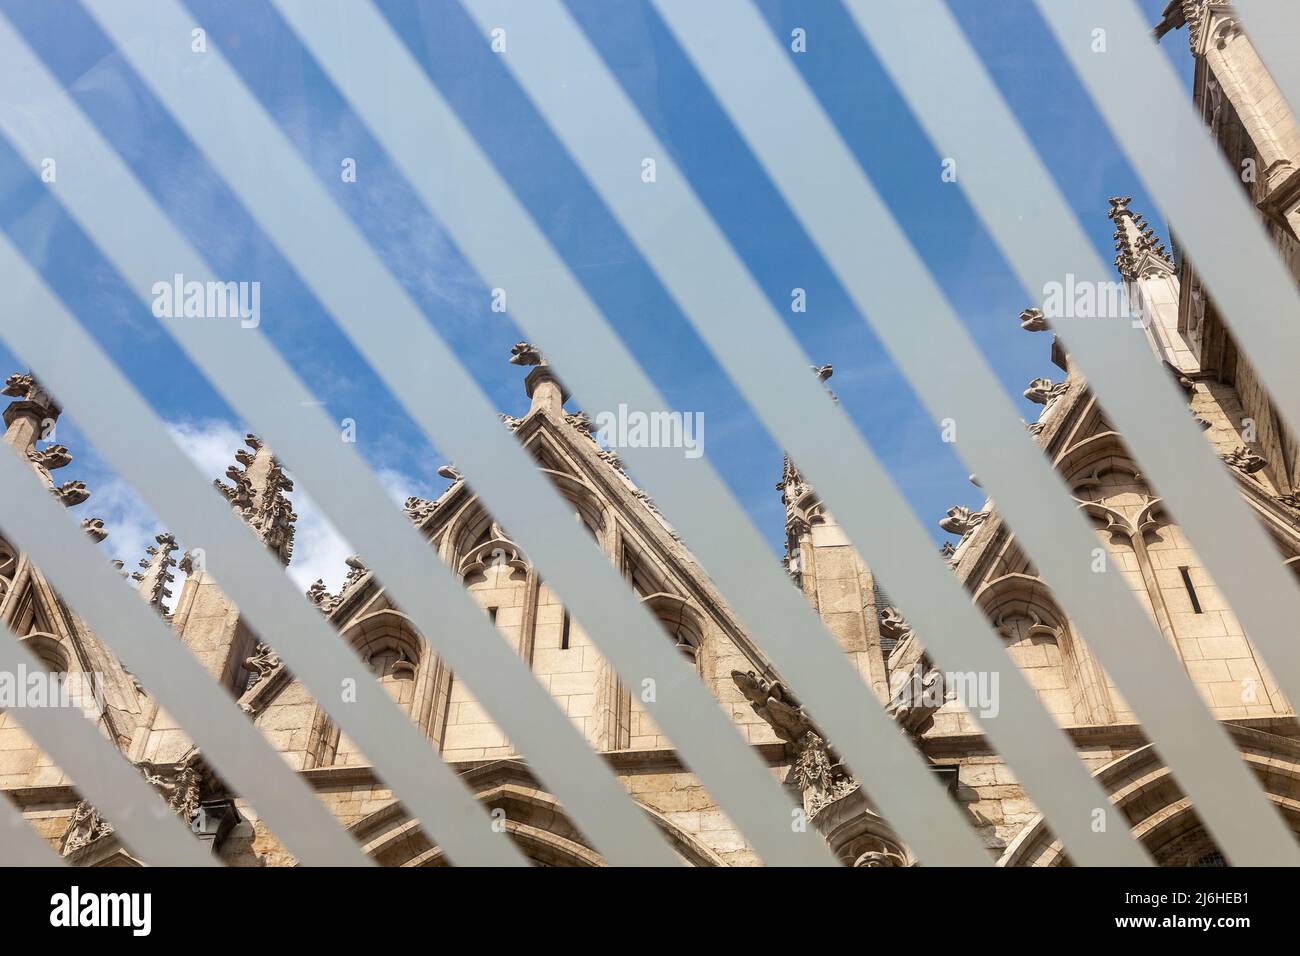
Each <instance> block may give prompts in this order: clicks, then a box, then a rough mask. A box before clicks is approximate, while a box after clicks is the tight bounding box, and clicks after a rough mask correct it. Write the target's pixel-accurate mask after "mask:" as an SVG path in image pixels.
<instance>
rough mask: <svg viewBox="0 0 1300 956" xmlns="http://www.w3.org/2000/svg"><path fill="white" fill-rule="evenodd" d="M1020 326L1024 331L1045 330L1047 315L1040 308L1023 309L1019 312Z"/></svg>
mask: <svg viewBox="0 0 1300 956" xmlns="http://www.w3.org/2000/svg"><path fill="white" fill-rule="evenodd" d="M1020 327H1021V328H1022V329H1024V330H1025V331H1026V332H1046V331H1047V317H1046V316H1044V315H1043V310H1042V309H1025V311H1023V312H1021V313H1020Z"/></svg>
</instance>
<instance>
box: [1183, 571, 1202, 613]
mask: <svg viewBox="0 0 1300 956" xmlns="http://www.w3.org/2000/svg"><path fill="white" fill-rule="evenodd" d="M1178 571H1179V573H1180V574H1182V576H1183V587H1185V588H1187V596H1188V597H1189V598H1191V599H1192V612H1193V613H1195V614H1201V613H1203V612H1202V611H1201V601H1200V599H1199V598H1198V597H1197V596H1196V588H1195V587H1194V586H1193V585H1192V575H1191V574H1190V572H1188V570H1187V568H1179V569H1178Z"/></svg>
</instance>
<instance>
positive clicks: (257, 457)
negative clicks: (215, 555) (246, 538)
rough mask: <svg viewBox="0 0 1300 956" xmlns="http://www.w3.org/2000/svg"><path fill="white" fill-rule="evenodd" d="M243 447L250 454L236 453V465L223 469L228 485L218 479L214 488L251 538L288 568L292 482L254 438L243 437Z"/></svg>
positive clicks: (296, 516) (294, 518) (290, 540)
mask: <svg viewBox="0 0 1300 956" xmlns="http://www.w3.org/2000/svg"><path fill="white" fill-rule="evenodd" d="M244 444H245V445H247V446H248V448H249V449H251V450H250V451H245V450H243V449H240V450H239V451H237V452H236V453H235V459H236V461H237V462H238V463H239V464H237V465H231V466H230V467H229V468H227V469H226V477H227V478H228V479H230V484H226V483H225V482H222V481H221V480H220V479H218V480H217V481H214V482H213V485H214V487H216V489H217V490H218V491H220V492H221V494H222V495H223V496H225V498H226V500H227V501H229V502H230V505H231V507H232V508H234V509H235V511H236V512H238V513H239V515H240V517H241V518H242V519H243V520H244V522H245V523H246V524H247V525H248V526H249V527H250V528H252V529H253V532H254V534H256V535H257V537H258V538H259V539H260V540H261V541H262V542H263V543H264V544H265V545H266V546H267V547H268V548H270V549H271V551H272V552H274V553H275V554H276V556H277V557H279V559H280V560H281V561H282V562H283V563H284V564H288V563H289V561H290V559H291V558H292V557H293V539H294V522H296V521H297V520H298V515H297V514H296V513H294V510H293V506H292V505H291V504H290V502H289V499H288V497H287V495H288V493H289V492H291V491H293V481H292V480H290V478H289V476H288V475H287V474H285V472H284V468H283V467H282V466H281V465H280V462H279V460H278V459H276V458H275V457H274V456H273V455H272V454H271V452H270V450H269V449H267V448H266V447H265V446H264V445H263V443H262V441H261V439H259V438H258V437H257V436H256V435H246V436H245V437H244ZM241 466H242V467H241Z"/></svg>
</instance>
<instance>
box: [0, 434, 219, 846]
mask: <svg viewBox="0 0 1300 956" xmlns="http://www.w3.org/2000/svg"><path fill="white" fill-rule="evenodd" d="M3 452H4V450H3V449H0V454H3ZM3 457H4V458H5V459H7V458H8V457H9V456H8V455H4V456H3ZM14 460H15V462H16V463H17V465H18V467H17V468H14V469H11V470H12V471H14V472H16V473H21V472H22V471H23V470H27V471H28V472H30V469H29V468H27V466H26V465H25V464H23V463H22V462H21V460H20V459H17V458H15V459H14ZM26 477H27V478H28V480H29V481H30V480H32V478H31V475H30V474H29V475H28V476H26ZM3 630H4V634H3V635H2V636H0V671H4V672H7V673H9V674H14V675H16V674H18V673H20V671H22V670H26V672H27V673H28V674H39V673H42V672H44V671H46V670H47V668H45V667H43V666H42V664H41V661H40V660H39V659H38V658H37V657H36V655H35V654H33V653H32V652H31V651H29V650H28V649H27V647H26V646H25V645H24V643H23V642H22V641H21V640H20V639H19V636H18V634H17V633H16V632H14V631H13V630H11V629H10V627H9V626H8V625H5V626H4V627H3ZM75 676H76V677H82V678H86V677H90V676H91V675H87V674H84V673H78V674H76V675H75ZM18 686H19V687H20V688H24V687H25V686H26V685H25V684H24V683H22V682H19V683H18ZM87 689H89V688H87ZM6 713H7V714H9V715H10V716H11V717H13V718H14V719H15V720H17V721H18V723H19V724H20V725H21V726H22V728H23V729H24V730H25V731H27V733H28V735H29V736H30V737H31V738H32V740H33V741H35V743H36V745H37V746H39V747H40V748H41V749H42V750H43V751H45V752H46V753H47V754H49V755H50V757H51V758H52V759H53V760H54V762H55V764H56V765H57V766H58V767H59V768H60V769H61V770H62V771H63V772H64V773H66V774H67V775H68V776H69V777H70V778H71V779H72V781H73V785H74V786H75V787H76V788H77V790H78V791H79V792H80V793H81V795H82V796H83V797H85V798H86V799H87V800H89V801H90V802H91V803H92V804H93V805H94V806H95V808H96V809H98V810H99V811H100V812H101V813H102V814H103V815H104V816H105V817H106V818H107V819H108V821H109V822H110V823H112V824H113V826H114V827H115V829H116V831H117V834H118V835H119V836H120V837H121V838H122V840H123V841H124V842H125V843H126V844H127V845H128V846H130V848H131V849H132V850H133V851H134V852H135V853H136V854H137V855H138V856H139V857H140V858H141V859H143V860H144V861H145V862H147V863H151V864H153V865H156V866H216V865H218V860H217V859H216V858H215V857H214V856H212V855H211V854H210V853H208V852H206V851H205V850H204V848H203V846H202V845H201V844H200V843H199V842H198V841H197V840H195V838H194V834H192V833H191V832H190V830H189V828H188V827H187V826H185V825H184V824H183V823H182V822H181V820H180V818H179V817H178V816H177V815H176V814H175V813H174V812H173V811H172V810H171V808H170V807H168V806H167V804H166V802H165V801H164V800H163V799H162V797H161V796H160V795H159V794H158V792H157V791H156V790H154V789H153V788H152V787H150V786H149V785H148V784H146V783H145V782H144V779H143V778H142V777H141V776H140V774H139V773H138V772H137V771H136V769H135V768H134V767H132V766H131V764H130V763H129V762H128V761H127V760H126V759H125V758H123V756H122V754H121V752H120V751H119V750H118V749H117V748H116V747H114V746H113V745H112V744H110V743H109V742H108V740H107V738H105V737H104V736H103V735H101V734H100V732H99V729H98V728H97V727H96V726H95V724H94V723H92V722H91V721H90V720H88V719H87V718H86V717H85V716H84V715H83V714H82V712H81V710H80V708H79V707H77V706H76V704H75V701H74V703H73V706H69V707H65V706H61V705H60V704H59V703H57V702H56V703H54V704H53V705H51V706H33V707H11V708H9V709H8V710H7V711H6Z"/></svg>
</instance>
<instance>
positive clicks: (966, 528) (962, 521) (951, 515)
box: [939, 505, 989, 537]
mask: <svg viewBox="0 0 1300 956" xmlns="http://www.w3.org/2000/svg"><path fill="white" fill-rule="evenodd" d="M988 516H989V513H988V512H987V511H971V510H970V509H969V508H967V507H966V506H965V505H954V506H953V507H951V508H949V509H948V514H947V515H946V516H945V517H943V518H940V519H939V527H940V528H942V529H943V530H944V531H947V532H948V533H949V534H955V535H960V536H961V537H965V536H966V535H968V534H970V532H972V531H974V530H975V529H976V528H977V527H979V525H980V524H981V523H982V522H983V521H984V519H985V518H987V517H988Z"/></svg>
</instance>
